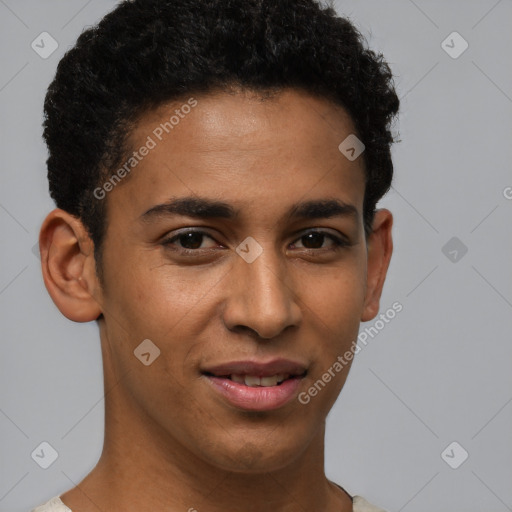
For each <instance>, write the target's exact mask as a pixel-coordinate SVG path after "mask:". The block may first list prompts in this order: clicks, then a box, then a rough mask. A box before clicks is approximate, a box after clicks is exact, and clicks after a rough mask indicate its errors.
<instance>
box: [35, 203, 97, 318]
mask: <svg viewBox="0 0 512 512" xmlns="http://www.w3.org/2000/svg"><path fill="white" fill-rule="evenodd" d="M39 250H40V253H41V267H42V272H43V279H44V284H45V286H46V289H47V290H48V293H49V294H50V296H51V298H52V300H53V302H54V303H55V305H56V306H57V307H58V308H59V310H60V312H61V313H62V314H63V315H64V316H65V317H66V318H69V319H70V320H73V321H74V322H90V321H92V320H96V319H97V318H98V317H99V316H100V315H101V313H102V310H101V307H100V303H102V299H101V286H100V283H99V281H98V279H97V276H96V264H95V261H94V243H93V242H92V240H91V238H90V237H89V234H88V232H87V230H86V229H85V227H84V225H83V224H82V222H81V221H80V220H79V219H77V218H76V217H74V216H73V215H71V214H69V213H68V212H66V211H64V210H61V209H59V208H57V209H55V210H53V211H52V212H50V213H49V214H48V216H47V217H46V218H45V220H44V222H43V224H42V226H41V230H40V233H39Z"/></svg>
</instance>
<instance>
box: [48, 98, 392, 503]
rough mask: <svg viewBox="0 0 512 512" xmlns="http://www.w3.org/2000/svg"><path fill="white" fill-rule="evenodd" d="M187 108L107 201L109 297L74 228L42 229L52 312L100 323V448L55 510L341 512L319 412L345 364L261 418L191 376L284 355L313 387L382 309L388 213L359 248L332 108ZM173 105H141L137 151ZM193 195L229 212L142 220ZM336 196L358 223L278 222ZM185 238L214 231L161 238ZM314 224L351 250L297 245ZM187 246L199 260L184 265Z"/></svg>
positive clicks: (68, 221) (304, 101)
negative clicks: (150, 356) (252, 250)
mask: <svg viewBox="0 0 512 512" xmlns="http://www.w3.org/2000/svg"><path fill="white" fill-rule="evenodd" d="M197 101H198V105H197V106H196V107H195V108H194V109H192V111H191V112H190V113H189V114H188V115H187V116H185V117H184V118H183V119H181V120H180V123H179V124H178V125H176V126H175V127H174V129H173V130H172V132H171V133H170V134H164V137H163V140H162V141H161V142H158V145H157V146H156V148H154V149H153V150H151V151H150V152H149V154H148V155H147V156H146V157H145V158H144V159H143V160H142V161H141V162H140V163H139V164H138V166H137V167H136V168H135V169H134V170H133V171H132V173H131V174H130V175H129V176H128V177H127V178H126V179H125V180H124V181H123V182H122V183H121V184H119V185H118V186H117V187H115V189H114V190H112V191H111V192H109V193H108V194H107V197H106V199H105V200H106V201H107V209H108V227H107V232H106V237H105V242H104V252H103V272H104V283H103V286H101V283H100V282H99V281H98V278H97V276H96V269H95V262H94V256H93V243H92V241H91V240H90V239H89V237H88V236H87V232H86V230H85V229H84V226H83V225H82V223H81V222H80V221H79V220H78V219H76V218H74V217H73V216H71V215H69V214H68V213H66V212H64V211H63V210H60V209H56V210H54V211H52V212H51V213H50V214H49V215H48V216H47V218H46V219H45V221H44V223H43V226H42V228H41V233H40V247H41V255H42V269H43V276H44V282H45V284H46V287H47V289H48V291H49V293H50V295H51V297H52V299H53V301H54V302H55V304H56V305H57V307H58V308H59V309H60V311H61V312H62V313H63V314H64V315H65V316H66V317H67V318H69V319H71V320H74V321H77V322H87V321H91V320H95V319H97V318H98V316H99V315H100V314H103V316H102V317H101V318H100V319H99V320H98V324H99V328H100V336H101V347H102V354H103V365H104V385H105V392H106V398H105V404H106V405H105V407H106V410H105V411H106V412H105V442H104V447H103V452H102V455H101V458H100V460H99V462H98V464H97V466H96V467H95V468H94V469H93V471H92V472H91V473H90V474H89V475H88V476H87V477H86V478H85V479H84V480H83V481H82V482H81V483H80V484H79V485H78V486H76V487H75V488H73V489H72V490H70V491H69V492H66V493H65V494H63V495H62V496H61V499H62V501H63V502H64V503H65V504H66V505H67V506H68V507H70V508H71V509H72V510H73V512H89V511H95V512H97V511H98V510H102V511H109V512H117V511H127V510H166V511H170V512H174V511H176V512H177V511H186V510H189V511H190V512H192V510H197V511H198V512H202V511H208V512H220V511H225V510H244V511H247V512H256V511H267V510H274V511H276V512H284V511H286V512H289V511H292V510H293V511H297V510H311V511H318V512H326V511H327V512H334V511H337V512H339V511H345V512H347V511H350V510H352V504H351V501H350V499H349V497H348V496H347V495H346V494H345V493H344V492H343V491H341V490H340V489H339V488H337V487H335V486H334V485H333V484H332V483H331V482H329V480H328V479H327V478H326V476H325V473H324V436H325V419H326V416H327V414H328V412H329V410H330V409H331V407H332V406H333V404H334V402H335V401H336V399H337V397H338V395H339V393H340V391H341V389H342V387H343V384H344V383H345V379H346V377H347V374H348V371H349V366H347V367H345V368H344V370H343V371H341V372H339V373H337V374H336V377H335V378H334V379H332V380H331V382H330V383H329V384H327V385H326V386H325V388H324V389H323V390H322V391H321V392H320V393H318V395H317V396H316V397H314V398H312V399H311V401H310V402H309V403H308V404H307V405H303V404H301V403H299V401H298V400H292V401H291V402H290V403H288V404H286V405H285V406H283V407H281V408H279V409H276V410H272V411H267V412H261V411H259V412H247V411H243V410H240V409H238V408H236V407H233V406H231V405H230V404H229V403H227V402H226V401H225V400H223V399H222V398H221V397H220V396H219V395H218V394H216V392H215V391H214V390H213V389H212V388H211V386H210V385H209V384H208V382H206V378H205V377H204V376H203V375H202V374H201V371H200V369H201V368H204V367H206V366H212V365H217V364H220V363H225V362H229V361H233V360H242V359H258V360H264V361H267V360H269V359H272V358H274V357H283V358H286V359H292V360H294V361H299V362H301V363H303V364H304V365H305V366H306V367H307V368H308V374H307V376H306V377H305V378H304V379H303V382H302V384H301V388H300V390H299V391H300V392H302V391H306V390H307V389H308V388H309V387H311V385H312V384H313V383H314V382H315V381H316V380H318V379H319V378H321V376H322V374H323V373H324V372H325V371H326V370H327V369H328V368H330V367H331V366H332V365H333V363H334V362H335V361H336V358H337V357H338V356H339V355H342V354H343V353H344V352H345V351H346V350H348V349H349V348H350V345H351V343H352V342H353V341H354V340H355V339H356V338H357V334H358V328H359V323H360V321H368V320H371V319H372V318H374V317H375V316H376V315H377V313H378V309H379V299H380V296H381V292H382V287H383V284H384V279H385V276H386V272H387V268H388V265H389V260H390V257H391V252H392V239H391V227H392V215H391V213H390V212H389V211H387V210H385V209H381V210H378V211H377V213H376V216H375V219H374V223H373V231H372V233H371V235H370V236H369V237H368V238H366V237H365V234H364V229H363V210H362V207H363V197H364V167H363V166H364V163H363V158H362V157H360V158H358V159H356V160H355V161H353V162H351V161H349V160H348V159H346V158H345V157H344V156H343V155H342V154H341V153H340V151H339V150H338V145H339V144H340V142H341V141H343V140H344V139H345V138H346V137H347V136H348V135H349V134H351V133H354V132H355V130H354V126H353V123H352V121H351V119H350V117H349V116H348V115H347V114H346V113H345V111H344V110H343V109H342V108H340V107H337V106H335V105H334V104H332V103H330V102H329V101H327V100H324V99H318V98H314V97H312V96H310V95H308V94H306V93H304V92H300V91H296V90H286V91H284V92H281V93H279V94H278V95H276V96H275V97H273V98H271V99H267V100H265V101H262V100H261V99H260V98H259V97H258V96H256V95H254V94H253V93H250V92H248V91H243V90H242V91H240V90H239V91H237V92H236V93H234V94H227V93H225V92H224V93H217V94H210V95H208V96H199V97H197ZM181 104H182V103H179V104H177V103H173V104H168V105H163V106H161V107H160V108H159V109H157V110H155V111H152V112H147V113H146V114H145V115H144V116H143V117H142V118H141V119H140V121H139V122H138V124H137V126H136V128H135V129H134V131H133V133H132V135H131V142H132V144H133V147H134V148H139V147H140V146H141V145H142V144H144V142H145V141H146V139H147V136H148V135H151V133H152V132H153V130H154V129H155V127H156V126H158V125H159V124H160V123H161V122H163V121H164V120H167V119H169V117H170V116H171V115H172V114H173V113H174V110H175V109H176V108H177V107H178V108H179V105H181ZM190 195H193V196H200V197H208V198H213V199H218V200H222V201H225V202H228V203H230V204H232V205H233V206H234V207H235V208H237V209H239V210H240V213H239V215H238V216H237V218H235V219H194V218H191V217H181V216H174V217H173V216H160V217H157V218H152V219H151V220H150V221H143V220H142V219H141V215H142V214H143V213H144V212H146V211H147V210H148V209H149V208H151V207H153V206H155V205H157V204H160V203H164V202H166V201H168V200H169V199H170V198H171V197H182V196H190ZM333 198H334V199H338V200H340V201H343V202H345V203H348V204H352V205H353V206H354V207H355V208H356V210H357V213H356V214H355V215H353V216H349V215H347V216H344V217H333V218H321V219H312V220H307V219H306V220H304V219H303V220H293V221H290V220H288V219H287V218H286V216H285V213H286V212H287V211H288V209H289V208H290V206H291V205H292V204H294V203H296V202H300V201H307V200H313V199H333ZM190 227H192V228H195V229H199V228H201V230H203V231H206V232H207V235H208V236H204V237H203V238H202V239H201V238H199V241H197V242H196V245H190V243H189V244H188V245H187V242H186V240H184V239H183V238H182V239H178V240H175V241H174V245H172V246H167V247H166V246H164V245H163V244H162V241H163V240H164V239H165V238H167V239H168V238H170V235H175V234H176V232H177V230H183V229H184V228H190ZM312 228H318V229H320V228H321V229H322V230H323V231H325V232H326V233H327V234H331V235H334V236H338V237H345V239H346V240H347V241H348V244H349V245H348V246H346V247H341V248H340V249H338V250H332V249H333V242H332V241H331V239H330V238H329V237H328V236H325V237H323V238H322V237H321V236H320V237H319V238H318V237H317V238H316V239H315V238H313V239H311V237H309V238H308V237H306V236H305V235H306V234H308V233H309V231H308V230H311V229H312ZM248 236H251V237H253V238H254V239H255V240H256V241H257V242H258V243H259V245H260V246H261V247H262V249H263V253H262V254H261V255H260V256H259V257H258V258H257V259H256V260H255V261H254V262H253V263H250V264H249V263H247V262H246V261H245V260H244V259H243V258H241V257H240V256H239V255H238V254H237V252H236V251H235V249H236V247H237V246H238V245H239V244H240V243H241V242H242V241H243V240H244V239H245V238H246V237H248ZM209 237H211V238H209ZM171 247H174V250H173V249H172V248H171ZM183 248H189V249H191V250H196V251H197V253H198V254H202V255H201V256H187V255H185V256H184V255H180V253H179V251H180V249H183ZM144 339H150V340H152V342H153V343H154V344H155V345H156V346H158V348H159V349H160V351H161V353H160V356H159V357H158V358H157V359H155V361H154V362H153V363H152V364H151V365H149V366H145V365H143V364H141V362H140V361H139V360H138V359H137V358H136V357H135V356H134V354H133V351H134V349H135V348H136V347H137V346H138V345H139V344H140V343H141V341H142V340H144Z"/></svg>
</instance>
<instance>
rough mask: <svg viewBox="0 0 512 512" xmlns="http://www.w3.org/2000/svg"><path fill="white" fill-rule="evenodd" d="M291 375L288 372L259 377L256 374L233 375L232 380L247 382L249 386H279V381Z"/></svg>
mask: <svg viewBox="0 0 512 512" xmlns="http://www.w3.org/2000/svg"><path fill="white" fill-rule="evenodd" d="M288 377H289V375H287V374H283V373H279V374H277V375H272V376H270V377H257V376H256V375H235V374H233V375H231V380H232V381H233V382H238V384H245V385H246V386H249V387H252V388H254V387H257V386H262V387H268V386H277V384H278V383H280V382H283V381H284V380H286V379H287V378H288Z"/></svg>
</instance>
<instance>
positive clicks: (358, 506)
mask: <svg viewBox="0 0 512 512" xmlns="http://www.w3.org/2000/svg"><path fill="white" fill-rule="evenodd" d="M352 500H353V503H354V512H386V511H385V510H384V509H382V508H379V507H376V506H375V505H372V504H371V503H368V502H367V501H366V500H365V499H364V498H363V497H362V496H354V497H353V498H352Z"/></svg>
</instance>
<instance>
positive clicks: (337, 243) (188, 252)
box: [161, 229, 351, 256]
mask: <svg viewBox="0 0 512 512" xmlns="http://www.w3.org/2000/svg"><path fill="white" fill-rule="evenodd" d="M189 233H196V234H198V235H202V236H206V237H208V238H211V239H212V240H215V239H214V238H213V237H212V236H211V235H209V234H208V233H207V232H205V231H199V230H195V229H188V230H186V231H182V232H181V233H179V234H177V235H174V236H173V237H171V238H167V239H165V240H163V241H162V242H161V244H162V245H163V246H164V247H165V248H171V246H172V245H173V243H174V242H175V241H176V240H179V238H181V237H182V236H185V235H187V234H189ZM311 233H315V234H319V235H323V236H325V237H327V238H329V239H330V240H332V242H333V247H331V248H330V249H327V251H331V252H335V251H339V250H341V249H343V248H345V247H349V246H350V245H351V244H350V243H349V242H347V241H345V240H343V239H342V238H339V237H337V236H335V235H333V234H332V233H329V232H327V231H321V230H317V229H311V230H309V231H307V232H305V233H304V234H302V235H301V236H300V237H299V238H297V240H300V239H301V238H304V237H305V236H307V235H309V234H311ZM171 250H173V251H176V252H178V253H180V254H181V255H183V256H200V255H201V252H202V253H203V255H204V253H205V251H208V252H209V251H211V250H212V249H186V248H182V249H175V248H172V249H171ZM213 250H215V249H213ZM303 250H304V251H307V252H309V253H311V252H318V251H325V250H326V249H322V248H320V249H307V248H305V249H303Z"/></svg>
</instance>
